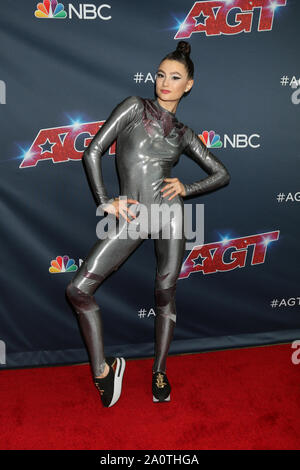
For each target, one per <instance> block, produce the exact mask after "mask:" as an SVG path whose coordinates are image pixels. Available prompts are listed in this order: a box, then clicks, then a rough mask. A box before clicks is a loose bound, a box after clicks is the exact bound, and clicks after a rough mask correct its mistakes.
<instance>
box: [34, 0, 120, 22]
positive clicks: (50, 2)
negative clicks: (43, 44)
mask: <svg viewBox="0 0 300 470" xmlns="http://www.w3.org/2000/svg"><path fill="white" fill-rule="evenodd" d="M36 8H37V10H35V12H34V16H35V17H36V18H54V19H56V18H57V19H61V18H67V17H68V18H69V19H73V15H74V16H75V17H77V18H79V19H80V20H95V19H97V18H100V19H101V20H104V21H107V20H111V18H112V17H111V15H108V16H104V14H103V13H102V10H103V9H105V8H109V9H110V8H111V6H110V5H108V4H106V3H103V4H102V5H94V4H93V3H80V4H79V5H76V6H74V5H73V4H72V3H68V4H67V7H66V9H67V12H66V11H65V7H64V5H63V4H62V3H58V1H57V0H43V3H42V2H40V3H38V4H37V6H36Z"/></svg>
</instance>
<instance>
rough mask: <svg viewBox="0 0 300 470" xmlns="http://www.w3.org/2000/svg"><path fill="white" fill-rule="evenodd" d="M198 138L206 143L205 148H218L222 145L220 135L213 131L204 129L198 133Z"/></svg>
mask: <svg viewBox="0 0 300 470" xmlns="http://www.w3.org/2000/svg"><path fill="white" fill-rule="evenodd" d="M198 137H199V139H201V140H202V142H203V143H204V144H205V145H206V147H207V148H219V147H222V142H221V141H220V136H219V135H218V134H216V133H215V131H209V132H208V131H204V132H202V134H199V136H198Z"/></svg>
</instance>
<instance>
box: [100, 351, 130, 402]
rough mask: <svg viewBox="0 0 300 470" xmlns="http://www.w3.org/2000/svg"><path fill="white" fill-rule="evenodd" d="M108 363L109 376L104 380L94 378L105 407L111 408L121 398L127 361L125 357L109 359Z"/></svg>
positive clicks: (107, 359)
mask: <svg viewBox="0 0 300 470" xmlns="http://www.w3.org/2000/svg"><path fill="white" fill-rule="evenodd" d="M106 363H107V365H108V366H109V372H108V374H107V375H106V376H105V377H103V378H102V379H100V378H94V383H95V385H96V387H97V389H98V390H99V392H100V395H101V400H102V404H103V406H105V407H109V406H112V405H114V404H115V403H116V402H117V401H118V400H119V398H120V395H121V390H122V379H123V374H124V370H125V359H124V358H123V357H108V358H106Z"/></svg>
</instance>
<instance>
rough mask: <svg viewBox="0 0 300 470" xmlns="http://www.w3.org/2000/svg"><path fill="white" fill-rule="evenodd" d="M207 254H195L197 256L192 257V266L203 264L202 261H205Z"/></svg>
mask: <svg viewBox="0 0 300 470" xmlns="http://www.w3.org/2000/svg"><path fill="white" fill-rule="evenodd" d="M206 258H207V256H201V255H200V253H199V255H198V256H197V258H194V259H193V260H192V261H193V263H194V266H203V261H205V260H206Z"/></svg>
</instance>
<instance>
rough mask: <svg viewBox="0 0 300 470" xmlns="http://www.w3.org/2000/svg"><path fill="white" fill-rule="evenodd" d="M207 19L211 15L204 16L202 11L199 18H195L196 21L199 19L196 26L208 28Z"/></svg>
mask: <svg viewBox="0 0 300 470" xmlns="http://www.w3.org/2000/svg"><path fill="white" fill-rule="evenodd" d="M206 18H209V15H204V13H203V11H201V13H200V15H199V16H195V17H194V19H198V23H197V24H196V26H198V25H199V24H202V25H203V26H206V24H205V23H206Z"/></svg>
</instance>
